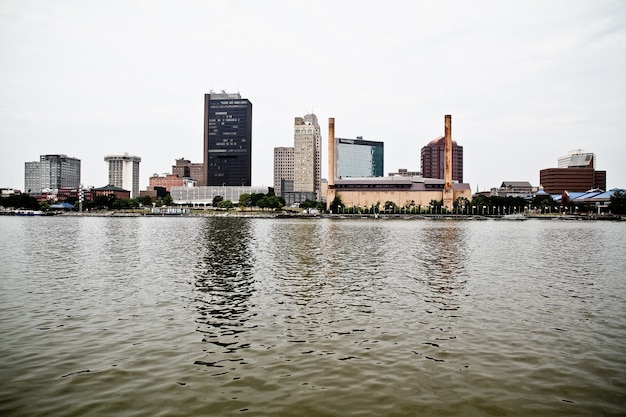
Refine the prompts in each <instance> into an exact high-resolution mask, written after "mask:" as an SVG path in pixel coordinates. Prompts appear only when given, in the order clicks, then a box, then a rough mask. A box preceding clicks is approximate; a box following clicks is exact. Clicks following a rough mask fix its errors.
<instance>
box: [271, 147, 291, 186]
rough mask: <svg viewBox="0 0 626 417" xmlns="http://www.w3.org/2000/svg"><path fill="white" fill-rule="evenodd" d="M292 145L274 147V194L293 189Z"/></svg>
mask: <svg viewBox="0 0 626 417" xmlns="http://www.w3.org/2000/svg"><path fill="white" fill-rule="evenodd" d="M293 151H294V149H293V147H278V148H274V194H276V195H281V196H282V195H283V193H284V192H287V191H293Z"/></svg>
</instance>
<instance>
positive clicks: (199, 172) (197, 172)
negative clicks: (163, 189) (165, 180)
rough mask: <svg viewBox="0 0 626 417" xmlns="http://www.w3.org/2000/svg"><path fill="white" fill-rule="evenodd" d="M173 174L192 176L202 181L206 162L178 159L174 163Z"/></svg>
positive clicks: (184, 176) (183, 176)
mask: <svg viewBox="0 0 626 417" xmlns="http://www.w3.org/2000/svg"><path fill="white" fill-rule="evenodd" d="M172 175H177V176H179V177H181V178H191V179H193V180H196V181H197V182H198V183H200V182H201V180H202V178H203V175H204V164H203V163H200V162H191V161H190V160H188V159H185V158H180V159H177V160H176V164H175V165H172Z"/></svg>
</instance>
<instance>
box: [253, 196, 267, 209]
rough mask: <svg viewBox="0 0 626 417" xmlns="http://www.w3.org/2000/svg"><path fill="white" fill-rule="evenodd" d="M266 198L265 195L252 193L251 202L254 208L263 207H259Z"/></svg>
mask: <svg viewBox="0 0 626 417" xmlns="http://www.w3.org/2000/svg"><path fill="white" fill-rule="evenodd" d="M263 197H265V194H263V193H252V194H250V202H251V206H252V207H261V206H259V200H261V199H262V198H263Z"/></svg>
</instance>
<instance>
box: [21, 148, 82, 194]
mask: <svg viewBox="0 0 626 417" xmlns="http://www.w3.org/2000/svg"><path fill="white" fill-rule="evenodd" d="M79 187H80V159H77V158H71V157H68V156H67V155H60V154H59V155H40V156H39V161H34V162H26V163H25V165H24V190H25V191H26V192H27V193H33V194H40V193H41V192H42V191H44V190H46V191H48V190H59V189H62V188H66V189H77V188H79Z"/></svg>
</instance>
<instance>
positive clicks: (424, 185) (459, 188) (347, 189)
mask: <svg viewBox="0 0 626 417" xmlns="http://www.w3.org/2000/svg"><path fill="white" fill-rule="evenodd" d="M444 185H445V181H444V180H442V179H436V178H422V177H397V176H396V177H381V178H351V179H341V180H339V179H338V180H335V184H334V194H335V195H336V196H338V197H339V198H340V199H341V202H342V203H343V205H344V206H345V207H364V208H368V207H371V206H372V205H374V206H375V205H377V204H378V203H380V205H381V206H382V205H384V204H385V203H386V202H388V201H391V202H392V203H394V204H395V205H396V206H398V207H428V206H429V205H430V203H431V201H432V200H436V201H440V200H441V199H442V195H443V190H444ZM452 191H453V199H454V200H455V201H456V200H457V199H458V198H466V199H468V200H471V198H472V190H471V188H470V185H469V184H465V183H452Z"/></svg>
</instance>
